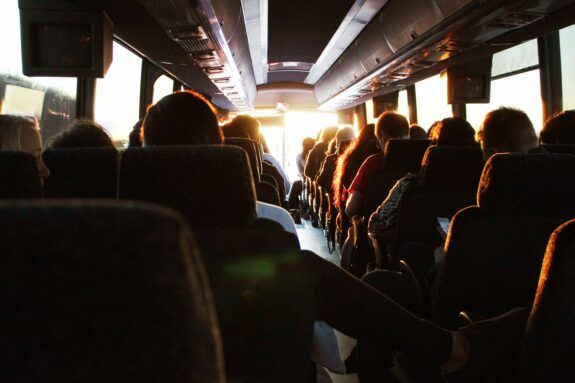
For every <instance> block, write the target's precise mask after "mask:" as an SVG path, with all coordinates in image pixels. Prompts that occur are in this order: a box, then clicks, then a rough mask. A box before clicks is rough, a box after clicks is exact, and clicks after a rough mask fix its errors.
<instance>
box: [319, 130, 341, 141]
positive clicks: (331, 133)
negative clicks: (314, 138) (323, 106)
mask: <svg viewBox="0 0 575 383" xmlns="http://www.w3.org/2000/svg"><path fill="white" fill-rule="evenodd" d="M338 130H339V128H338V127H337V126H328V127H327V128H324V129H323V130H322V132H321V138H320V141H321V142H323V143H326V144H329V143H330V141H331V140H332V139H334V138H335V135H336V134H337V131H338Z"/></svg>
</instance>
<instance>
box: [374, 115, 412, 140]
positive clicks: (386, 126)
mask: <svg viewBox="0 0 575 383" xmlns="http://www.w3.org/2000/svg"><path fill="white" fill-rule="evenodd" d="M375 136H376V137H377V138H381V137H383V136H385V137H386V138H406V137H409V123H408V122H407V118H405V116H403V115H401V114H399V113H396V112H389V111H388V112H383V113H382V114H381V115H380V116H379V118H378V119H377V124H376V125H375Z"/></svg>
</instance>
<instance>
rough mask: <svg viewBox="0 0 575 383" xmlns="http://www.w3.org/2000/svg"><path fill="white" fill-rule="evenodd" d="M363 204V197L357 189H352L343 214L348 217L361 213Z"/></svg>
mask: <svg viewBox="0 0 575 383" xmlns="http://www.w3.org/2000/svg"><path fill="white" fill-rule="evenodd" d="M364 205H365V197H364V196H363V194H361V193H360V192H358V191H353V192H352V193H351V195H350V196H349V198H348V199H347V204H346V206H345V214H347V216H348V217H350V218H351V217H354V216H356V215H362V214H363V210H364Z"/></svg>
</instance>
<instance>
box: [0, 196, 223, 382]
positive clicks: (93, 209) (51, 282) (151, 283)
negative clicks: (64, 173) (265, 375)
mask: <svg viewBox="0 0 575 383" xmlns="http://www.w3.org/2000/svg"><path fill="white" fill-rule="evenodd" d="M0 233H1V234H0V236H1V240H0V254H2V267H0V281H1V285H2V288H1V289H2V294H0V308H1V310H2V315H1V316H0V332H1V333H2V342H1V343H0V349H1V351H0V354H1V355H2V357H1V358H0V380H1V381H2V382H12V383H19V382H34V381H37V382H40V381H41V382H49V383H56V382H83V383H101V382H110V383H125V382H142V383H153V382H160V381H163V382H182V381H186V382H198V383H201V382H214V383H223V382H225V381H226V379H225V373H224V372H223V357H222V353H221V341H220V339H219V331H218V328H217V321H216V319H215V310H214V307H213V302H212V298H211V293H210V290H209V285H208V283H207V279H206V274H205V271H204V269H203V264H202V260H201V258H200V255H199V253H198V250H197V247H196V244H195V241H194V239H193V236H192V234H191V231H190V230H189V228H188V226H187V225H186V224H185V223H184V221H183V219H182V218H181V217H180V215H179V214H176V213H175V212H173V211H172V210H169V209H165V208H161V207H152V206H147V205H141V204H118V203H113V202H101V201H100V202H95V201H82V202H78V201H75V202H48V203H45V202H44V203H42V202H36V203H21V202H17V203H10V204H8V203H0Z"/></svg>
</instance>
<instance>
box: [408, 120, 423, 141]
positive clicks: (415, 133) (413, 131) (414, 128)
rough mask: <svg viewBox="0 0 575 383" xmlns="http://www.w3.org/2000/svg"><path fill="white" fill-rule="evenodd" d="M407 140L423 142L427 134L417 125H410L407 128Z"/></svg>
mask: <svg viewBox="0 0 575 383" xmlns="http://www.w3.org/2000/svg"><path fill="white" fill-rule="evenodd" d="M409 139H410V140H425V139H427V132H426V131H425V129H423V128H422V127H421V126H419V125H417V124H412V125H411V126H410V127H409Z"/></svg>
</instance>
